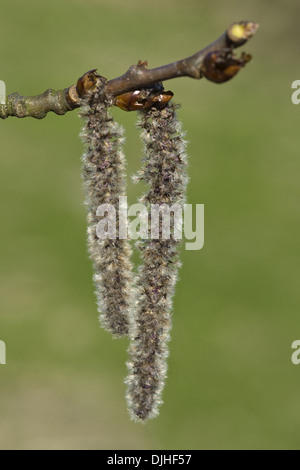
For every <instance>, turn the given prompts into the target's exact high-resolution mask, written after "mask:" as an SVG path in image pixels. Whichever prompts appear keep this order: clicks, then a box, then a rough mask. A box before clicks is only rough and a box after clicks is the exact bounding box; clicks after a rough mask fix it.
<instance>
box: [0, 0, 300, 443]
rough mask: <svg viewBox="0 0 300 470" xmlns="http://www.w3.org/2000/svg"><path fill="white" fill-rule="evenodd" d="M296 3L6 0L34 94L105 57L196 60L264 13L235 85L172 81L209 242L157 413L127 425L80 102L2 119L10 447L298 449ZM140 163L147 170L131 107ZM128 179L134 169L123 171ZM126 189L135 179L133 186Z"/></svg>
mask: <svg viewBox="0 0 300 470" xmlns="http://www.w3.org/2000/svg"><path fill="white" fill-rule="evenodd" d="M299 14H300V8H299V1H298V0H285V1H284V2H283V1H278V0H269V1H267V0H265V1H264V0H252V1H251V2H241V1H238V0H230V1H218V2H217V1H214V0H210V1H196V0H185V1H182V0H175V1H169V0H164V1H157V0H152V1H151V2H145V1H144V2H141V1H140V0H127V1H120V0H118V1H113V0H109V1H108V0H106V1H104V0H103V1H100V0H99V1H97V0H84V1H83V0H73V1H71V0H69V1H63V0H60V1H57V0H52V1H51V2H44V1H38V0H26V1H23V0H17V1H13V2H12V1H2V2H1V6H0V23H1V28H0V40H1V61H0V70H1V72H0V79H1V80H4V81H5V82H6V86H7V94H10V93H12V92H15V91H18V92H19V93H21V94H25V95H26V94H27V95H30V94H33V95H34V94H38V93H42V92H43V91H45V90H46V89H47V88H54V89H61V88H65V87H67V86H69V85H71V84H73V83H75V82H76V80H77V78H78V77H79V76H81V75H82V74H83V73H84V72H86V71H87V70H90V69H92V68H97V69H98V71H99V73H100V74H102V75H104V76H106V77H107V78H114V77H116V76H119V75H121V74H122V73H124V72H125V70H127V68H128V66H130V65H131V64H134V63H136V62H137V60H138V59H147V60H148V62H149V66H150V67H156V66H159V65H162V64H165V63H169V62H172V61H174V60H177V59H180V58H183V57H186V56H189V55H191V54H193V53H195V52H196V51H197V50H199V49H201V48H202V47H204V46H205V45H207V44H208V43H210V42H211V41H212V40H214V39H215V38H216V37H217V36H219V35H220V34H221V33H222V32H223V31H224V30H225V29H226V28H227V27H228V26H229V24H231V23H232V22H233V21H238V20H243V19H246V20H253V21H257V22H259V23H260V29H259V31H258V32H257V34H256V36H255V38H253V39H252V40H251V41H250V42H249V44H247V45H246V46H245V47H244V48H242V50H243V49H244V50H246V51H247V52H249V53H251V54H253V57H254V58H253V61H252V62H251V63H250V64H249V65H248V66H247V67H246V69H245V70H243V71H241V73H240V74H239V75H238V76H237V77H236V78H235V79H234V80H232V81H231V82H229V83H226V84H224V85H215V84H213V83H211V82H208V81H206V80H201V81H197V80H192V79H189V78H181V79H180V80H173V81H170V82H167V83H166V88H167V89H171V90H172V91H173V92H174V93H175V98H174V99H175V101H177V102H180V103H181V104H182V109H181V111H180V118H181V119H182V121H183V125H184V129H185V130H186V132H187V140H188V141H189V145H188V154H189V157H190V169H189V173H190V177H191V178H190V183H189V188H188V202H189V203H193V204H201V203H204V204H205V246H204V248H203V249H202V250H201V251H196V252H192V251H184V250H183V251H182V260H183V268H182V269H181V272H180V282H179V283H178V285H177V289H176V296H175V299H174V317H173V320H174V321H173V331H172V341H171V343H170V358H169V371H168V380H167V383H166V387H165V390H164V401H165V403H164V405H163V406H162V407H161V409H160V415H159V417H158V418H156V419H155V420H152V421H150V422H148V423H147V424H146V425H140V424H136V423H133V422H130V421H129V418H128V414H127V410H126V403H125V399H124V394H125V385H124V384H123V379H124V377H125V376H126V366H125V361H126V358H127V354H126V349H127V346H128V341H127V339H122V340H118V341H117V340H112V338H111V337H110V335H109V334H107V333H106V332H105V331H104V330H103V329H101V328H100V327H99V324H98V320H97V316H98V313H97V309H96V305H95V298H94V294H93V285H92V280H91V279H92V269H91V264H90V261H89V259H88V256H87V252H86V235H85V232H86V222H85V216H86V214H85V208H84V206H83V191H82V183H81V176H80V157H81V153H82V143H81V142H80V140H79V137H78V134H79V131H80V127H81V122H80V120H79V118H78V116H77V111H74V112H72V113H68V114H67V115H65V116H56V115H54V114H50V115H48V116H47V118H46V119H44V120H41V121H38V120H34V119H31V118H26V119H16V118H10V119H7V120H4V121H1V123H0V140H1V159H0V164H1V170H0V178H1V180H0V192H1V198H0V204H1V230H0V237H1V239H0V259H1V262H0V276H1V283H0V339H1V340H4V341H5V342H6V346H7V365H1V366H0V448H1V449H299V448H300V446H299V434H300V366H298V367H297V366H295V365H293V364H292V362H291V354H292V349H291V344H292V342H293V341H294V340H296V339H299V338H300V320H299V293H300V289H299V260H300V250H299V229H300V223H299V201H300V189H299V171H300V159H299V119H300V106H299V107H297V106H295V105H293V104H292V102H291V94H292V90H291V84H292V82H293V81H294V80H297V79H300V70H299V39H300V33H299V24H298V19H299ZM114 116H115V117H116V119H117V120H118V121H119V122H120V123H122V124H123V126H124V127H125V129H126V135H127V140H126V155H127V158H128V175H132V174H133V173H134V172H135V171H136V170H137V169H138V168H139V166H140V157H141V145H140V141H139V136H138V133H137V130H136V128H135V120H136V115H135V113H125V112H123V111H121V110H118V109H117V110H115V111H114ZM128 180H129V178H128ZM128 192H129V201H130V203H133V202H134V201H135V200H136V198H137V196H138V194H140V192H141V187H139V186H133V185H132V183H131V182H130V180H129V187H128Z"/></svg>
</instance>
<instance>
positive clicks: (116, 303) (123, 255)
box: [80, 79, 133, 337]
mask: <svg viewBox="0 0 300 470" xmlns="http://www.w3.org/2000/svg"><path fill="white" fill-rule="evenodd" d="M105 84H106V80H105V79H101V81H100V84H99V85H98V86H97V89H96V90H93V93H91V94H90V95H89V96H88V97H87V98H86V99H85V100H84V102H83V103H82V107H81V110H80V116H81V117H82V118H83V119H84V121H85V124H84V127H83V129H82V132H81V138H82V140H83V142H84V144H85V153H84V154H83V157H82V177H83V181H84V189H85V205H86V206H87V212H88V213H87V221H88V250H89V254H90V258H91V259H92V261H93V266H94V284H95V287H96V296H97V302H98V309H99V312H100V323H101V325H102V327H104V328H105V329H106V330H107V331H109V332H111V333H112V334H113V335H114V336H115V337H119V336H123V335H127V334H128V324H129V318H128V312H129V305H130V297H131V291H132V285H133V284H132V265H131V261H130V257H131V247H130V244H129V242H128V240H123V239H118V231H117V237H116V239H104V240H101V239H99V238H98V237H97V234H96V225H97V223H98V222H99V218H98V217H97V216H96V210H97V207H98V206H99V205H100V204H107V203H109V204H112V205H113V206H114V207H115V209H116V210H117V208H118V204H119V196H124V195H125V189H126V172H125V157H124V154H123V151H122V146H123V142H124V137H123V129H122V127H121V126H120V125H119V124H117V123H116V122H115V121H114V120H113V118H112V117H111V115H110V113H109V105H110V103H109V102H108V101H107V98H106V96H105V94H104V93H103V92H102V90H103V88H104V86H105ZM117 221H118V211H117Z"/></svg>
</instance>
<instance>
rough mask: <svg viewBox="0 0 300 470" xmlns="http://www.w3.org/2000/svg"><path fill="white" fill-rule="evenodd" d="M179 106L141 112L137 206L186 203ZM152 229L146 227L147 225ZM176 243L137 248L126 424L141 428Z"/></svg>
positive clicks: (158, 378) (172, 280)
mask: <svg viewBox="0 0 300 470" xmlns="http://www.w3.org/2000/svg"><path fill="white" fill-rule="evenodd" d="M177 107H178V106H177V105H174V104H171V105H169V106H168V107H166V108H164V109H163V110H161V111H160V110H156V109H154V108H152V109H151V110H149V111H145V112H140V117H139V123H138V125H139V127H140V128H141V129H142V132H141V138H142V141H143V144H144V159H143V166H142V169H141V170H140V171H139V173H138V174H137V176H136V178H135V179H136V180H137V181H141V180H143V181H145V182H146V183H148V184H149V190H148V192H147V193H146V194H145V195H144V196H142V197H141V198H140V201H139V202H140V203H142V204H145V205H147V206H148V210H149V207H150V204H159V205H161V204H163V203H166V204H169V205H172V204H174V203H177V204H181V205H183V204H184V203H185V192H186V185H187V180H188V178H187V174H186V165H187V156H186V153H185V146H186V143H185V141H184V140H183V136H184V134H183V132H182V128H181V124H180V122H179V121H178V119H177V116H176V108H177ZM150 226H151V224H150ZM178 244H179V242H178V241H176V240H175V239H174V237H172V236H171V238H170V239H168V240H163V239H162V237H161V236H160V238H159V239H155V240H151V239H148V240H144V241H139V242H138V243H137V245H138V248H139V250H140V255H141V258H142V262H143V263H142V266H141V267H140V268H139V272H138V275H137V280H136V293H135V303H134V305H133V312H132V315H131V327H130V334H129V335H130V346H129V351H128V352H129V361H128V363H127V366H128V371H129V374H128V377H127V379H126V381H125V382H126V384H127V395H126V397H127V402H128V408H129V412H130V415H131V418H132V419H133V420H135V421H140V422H144V421H146V420H147V419H149V418H153V417H155V416H156V415H157V414H158V408H159V405H160V404H161V403H162V399H161V396H162V391H163V387H164V382H165V379H166V373H167V357H168V341H169V339H170V330H171V310H172V297H173V294H174V288H175V284H176V281H177V271H178V267H179V266H180V261H179V258H178Z"/></svg>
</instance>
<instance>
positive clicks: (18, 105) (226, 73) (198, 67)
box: [0, 21, 258, 119]
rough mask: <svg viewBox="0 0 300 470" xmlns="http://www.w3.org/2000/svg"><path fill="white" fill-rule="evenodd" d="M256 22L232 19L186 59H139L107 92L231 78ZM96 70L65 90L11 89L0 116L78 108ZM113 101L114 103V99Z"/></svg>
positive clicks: (110, 94) (241, 64) (245, 59)
mask: <svg viewBox="0 0 300 470" xmlns="http://www.w3.org/2000/svg"><path fill="white" fill-rule="evenodd" d="M257 28H258V24H257V23H254V22H250V21H241V22H238V23H233V24H232V25H231V26H229V28H228V29H227V30H226V31H225V32H224V33H223V34H222V35H221V36H220V37H219V38H218V39H216V40H215V41H214V42H213V43H211V44H210V45H209V46H207V47H205V48H204V49H202V50H201V51H199V52H197V53H196V54H194V55H192V56H190V57H187V58H186V59H182V60H179V61H177V62H173V63H171V64H168V65H163V66H162V67H157V68H154V69H148V68H147V62H142V61H139V62H138V64H137V65H133V66H131V67H130V68H129V69H128V70H127V72H126V73H125V74H124V75H122V76H120V77H118V78H114V79H113V80H109V81H108V82H107V85H106V94H107V96H108V97H109V98H110V99H111V100H112V99H113V98H116V97H117V96H119V95H122V94H124V93H127V92H130V91H133V90H140V89H143V88H145V87H149V86H151V85H155V84H157V83H160V82H163V81H166V80H170V79H172V78H177V77H191V78H196V79H200V78H202V77H206V78H207V79H208V80H211V81H214V82H216V83H223V82H226V81H227V80H229V79H231V78H233V77H234V76H235V75H236V74H237V72H238V71H239V70H240V69H241V68H242V67H244V66H245V64H246V63H247V62H249V60H250V59H251V56H249V55H246V54H242V56H241V58H240V59H238V58H235V57H234V56H233V50H234V49H235V48H237V47H240V46H242V45H244V44H245V43H246V42H247V41H248V40H249V39H250V38H251V37H252V36H253V35H254V34H255V32H256V30H257ZM99 77H100V76H99V75H98V74H97V73H96V70H92V71H90V72H87V73H86V74H84V75H83V76H82V77H81V78H80V79H79V80H78V82H77V85H72V86H70V87H69V88H66V89H64V90H59V91H54V90H47V91H45V92H44V93H43V94H41V95H37V96H21V95H20V94H19V93H13V94H11V95H9V96H8V97H7V99H6V103H5V104H0V118H1V119H6V118H7V117H9V116H15V117H19V118H23V117H27V116H31V117H34V118H36V119H43V118H44V117H45V116H46V115H47V113H48V112H50V111H52V112H54V113H56V114H59V115H62V114H65V113H67V112H68V111H72V110H73V109H76V108H79V107H80V106H81V100H82V98H83V97H84V96H85V95H86V94H87V93H89V91H91V90H92V89H93V88H94V86H95V85H96V84H97V82H98V80H99ZM113 104H116V102H115V101H113Z"/></svg>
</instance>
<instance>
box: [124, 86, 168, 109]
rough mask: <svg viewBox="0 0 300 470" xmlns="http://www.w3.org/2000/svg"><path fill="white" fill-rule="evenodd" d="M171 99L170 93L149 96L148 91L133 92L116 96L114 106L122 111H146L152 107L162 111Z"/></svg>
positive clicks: (164, 92)
mask: <svg viewBox="0 0 300 470" xmlns="http://www.w3.org/2000/svg"><path fill="white" fill-rule="evenodd" d="M172 97H173V93H172V92H171V91H161V92H159V93H155V94H152V93H150V94H149V90H135V91H129V92H128V93H123V94H122V95H119V96H117V97H116V99H115V105H116V106H118V107H119V108H121V109H123V110H124V111H140V110H142V109H143V110H148V109H150V108H152V107H155V108H156V109H163V108H165V107H166V106H167V105H168V103H169V101H170V100H171V99H172Z"/></svg>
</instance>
